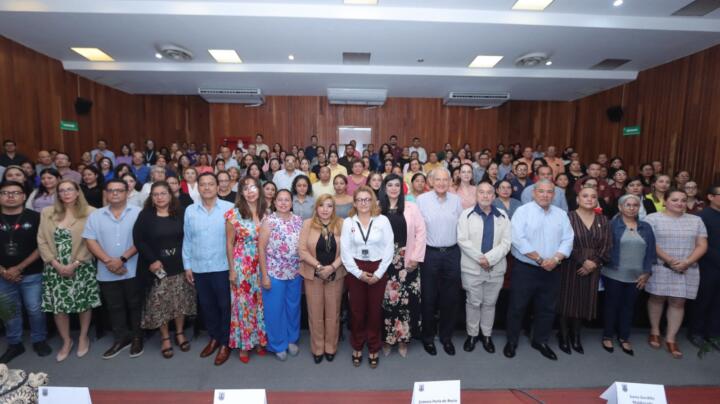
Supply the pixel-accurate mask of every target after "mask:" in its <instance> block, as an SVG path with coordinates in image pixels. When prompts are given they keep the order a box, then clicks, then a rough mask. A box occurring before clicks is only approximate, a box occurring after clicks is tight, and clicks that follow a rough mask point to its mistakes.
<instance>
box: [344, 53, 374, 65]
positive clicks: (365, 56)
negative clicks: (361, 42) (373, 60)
mask: <svg viewBox="0 0 720 404" xmlns="http://www.w3.org/2000/svg"><path fill="white" fill-rule="evenodd" d="M343 64H344V65H369V64H370V53H368V52H343Z"/></svg>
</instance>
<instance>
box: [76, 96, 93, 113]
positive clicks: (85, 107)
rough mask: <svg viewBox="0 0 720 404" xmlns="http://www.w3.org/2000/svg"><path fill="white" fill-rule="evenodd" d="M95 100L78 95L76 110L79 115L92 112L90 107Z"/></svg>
mask: <svg viewBox="0 0 720 404" xmlns="http://www.w3.org/2000/svg"><path fill="white" fill-rule="evenodd" d="M92 105H93V102H92V101H90V100H88V99H86V98H82V97H77V99H75V112H76V113H77V114H78V115H87V114H89V113H90V109H91V108H92Z"/></svg>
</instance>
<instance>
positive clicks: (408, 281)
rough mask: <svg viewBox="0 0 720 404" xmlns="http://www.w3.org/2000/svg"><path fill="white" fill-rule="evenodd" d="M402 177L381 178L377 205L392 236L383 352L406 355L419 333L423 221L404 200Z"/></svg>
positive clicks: (393, 175)
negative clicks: (413, 338) (393, 239)
mask: <svg viewBox="0 0 720 404" xmlns="http://www.w3.org/2000/svg"><path fill="white" fill-rule="evenodd" d="M402 189H403V184H402V178H401V177H400V176H398V175H396V174H390V175H388V176H387V177H385V180H384V181H383V185H382V187H381V188H380V207H381V209H382V213H383V215H385V216H386V217H387V218H388V219H389V220H390V225H391V226H392V229H393V234H394V235H395V253H394V255H393V260H392V263H391V264H390V268H388V270H387V275H388V281H387V285H386V286H385V297H384V299H383V342H384V345H383V353H384V354H385V355H389V354H390V351H391V349H392V347H393V346H394V345H398V352H399V353H400V355H401V356H403V357H405V356H407V344H408V343H409V342H410V340H411V339H412V337H413V335H420V314H421V309H420V270H419V264H420V263H421V262H422V261H423V259H424V257H425V221H424V219H423V217H422V215H421V214H420V210H419V209H418V207H417V205H415V204H414V203H413V202H406V201H405V200H404V196H403V193H402Z"/></svg>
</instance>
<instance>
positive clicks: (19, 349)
mask: <svg viewBox="0 0 720 404" xmlns="http://www.w3.org/2000/svg"><path fill="white" fill-rule="evenodd" d="M24 353H25V346H24V345H23V344H22V342H21V343H19V344H11V345H8V347H7V350H6V351H5V353H4V354H3V355H2V356H0V363H10V361H11V360H13V359H15V358H17V357H18V356H20V355H22V354H24Z"/></svg>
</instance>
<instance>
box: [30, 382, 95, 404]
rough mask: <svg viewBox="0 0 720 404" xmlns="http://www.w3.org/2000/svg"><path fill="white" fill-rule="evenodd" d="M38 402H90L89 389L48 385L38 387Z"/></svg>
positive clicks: (52, 403)
mask: <svg viewBox="0 0 720 404" xmlns="http://www.w3.org/2000/svg"><path fill="white" fill-rule="evenodd" d="M38 402H39V403H40V404H92V400H90V389H89V388H87V387H50V386H40V387H39V388H38Z"/></svg>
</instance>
